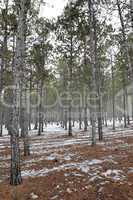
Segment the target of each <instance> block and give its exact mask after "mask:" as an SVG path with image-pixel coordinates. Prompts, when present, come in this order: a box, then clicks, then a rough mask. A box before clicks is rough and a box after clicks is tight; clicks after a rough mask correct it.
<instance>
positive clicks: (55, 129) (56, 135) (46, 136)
mask: <svg viewBox="0 0 133 200" xmlns="http://www.w3.org/2000/svg"><path fill="white" fill-rule="evenodd" d="M103 130H104V136H105V137H106V138H108V139H109V138H112V137H113V138H116V140H115V142H116V144H117V143H121V140H118V139H117V138H119V137H120V136H123V137H125V136H132V135H133V130H131V129H130V128H127V129H124V130H123V129H122V128H121V127H118V128H117V131H112V130H111V127H110V126H109V127H108V128H105V127H104V129H103ZM73 132H74V134H73V135H74V137H72V138H69V137H68V138H67V137H66V138H63V137H61V136H66V135H67V131H65V130H64V129H63V128H61V127H60V126H57V125H56V124H53V125H50V124H48V126H47V127H46V128H44V133H43V134H42V135H41V136H37V131H33V130H32V131H31V132H30V134H29V135H30V136H29V137H30V149H31V153H32V154H33V155H39V156H40V157H39V158H34V159H31V160H28V161H24V162H23V165H24V166H25V167H30V166H32V165H33V163H36V162H40V161H43V160H55V159H57V160H59V161H71V160H72V157H73V156H75V157H77V158H78V155H76V152H75V154H71V153H70V151H69V149H70V147H69V145H74V144H79V145H80V144H87V145H90V144H91V128H90V127H89V131H87V132H86V133H82V132H80V133H79V129H78V124H77V123H76V126H75V128H73ZM98 144H100V145H104V144H105V145H112V142H110V141H107V142H105V143H104V142H102V143H99V142H98ZM132 146H133V145H132V144H131V145H129V144H118V145H116V146H115V145H114V144H113V145H112V147H108V148H114V147H117V148H118V147H120V148H128V147H132ZM5 147H8V148H9V147H10V137H9V136H7V130H6V129H4V137H2V138H0V152H2V151H4V148H5ZM20 147H21V148H22V147H23V146H22V144H21V145H20ZM59 151H60V152H63V151H64V152H65V153H63V154H61V155H60V154H59V153H58V152H59ZM9 159H10V156H4V157H3V156H1V157H0V167H2V168H4V167H9V165H10V163H9V162H8V163H7V160H9ZM103 162H111V163H113V164H117V162H116V161H114V157H112V156H110V157H105V158H103V159H102V160H97V159H93V160H85V161H83V162H80V163H79V162H71V163H67V164H63V165H59V166H58V167H53V168H52V169H48V168H44V169H41V170H36V171H35V170H25V171H23V172H22V175H23V176H24V177H28V176H45V175H48V174H49V173H53V172H55V171H56V172H58V171H61V170H65V169H77V170H79V171H80V172H81V173H85V174H87V175H88V176H89V177H90V181H94V180H95V179H103V177H106V178H111V179H113V180H120V179H124V175H123V173H122V171H119V170H117V169H116V170H108V171H106V172H104V173H103V174H100V169H101V165H100V164H102V163H103ZM92 166H94V168H93V172H92ZM132 171H133V169H129V171H128V173H132ZM80 175H82V174H80ZM75 176H76V174H75ZM0 179H1V178H0Z"/></svg>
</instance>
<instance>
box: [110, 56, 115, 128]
mask: <svg viewBox="0 0 133 200" xmlns="http://www.w3.org/2000/svg"><path fill="white" fill-rule="evenodd" d="M111 72H112V107H113V130H115V83H114V66H113V60H112V55H111Z"/></svg>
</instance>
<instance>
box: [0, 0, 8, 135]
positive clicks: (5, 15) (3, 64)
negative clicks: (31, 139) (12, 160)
mask: <svg viewBox="0 0 133 200" xmlns="http://www.w3.org/2000/svg"><path fill="white" fill-rule="evenodd" d="M8 4H9V0H7V1H5V9H4V12H3V15H2V16H3V19H2V20H3V22H4V38H3V44H2V50H1V52H2V53H1V54H2V55H1V70H0V95H1V92H2V89H3V72H4V67H6V63H7V61H6V60H7V59H6V55H7V39H8V28H7V25H8V24H7V23H8ZM0 106H1V112H0V137H2V133H3V117H4V113H3V108H2V104H1V105H0Z"/></svg>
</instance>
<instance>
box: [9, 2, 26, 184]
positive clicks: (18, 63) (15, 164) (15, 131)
mask: <svg viewBox="0 0 133 200" xmlns="http://www.w3.org/2000/svg"><path fill="white" fill-rule="evenodd" d="M15 4H16V9H17V11H18V24H17V36H16V50H15V60H14V71H13V80H14V91H13V119H12V126H11V127H12V129H11V176H10V183H11V184H12V185H18V184H21V182H22V178H21V167H20V148H19V109H18V102H19V98H20V94H19V89H20V83H21V72H20V70H21V69H23V66H24V56H25V32H24V30H25V19H26V16H27V11H28V9H29V6H30V0H28V1H27V0H20V1H19V2H18V1H15Z"/></svg>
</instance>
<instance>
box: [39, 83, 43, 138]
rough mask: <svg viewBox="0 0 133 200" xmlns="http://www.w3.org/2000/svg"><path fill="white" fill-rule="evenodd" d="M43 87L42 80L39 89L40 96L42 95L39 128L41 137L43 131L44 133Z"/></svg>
mask: <svg viewBox="0 0 133 200" xmlns="http://www.w3.org/2000/svg"><path fill="white" fill-rule="evenodd" d="M42 87H43V83H42V80H41V82H40V87H39V91H40V92H39V94H40V104H39V128H38V135H41V133H42V131H43V116H42V97H43V95H42V93H43V91H42V89H43V88H42Z"/></svg>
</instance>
